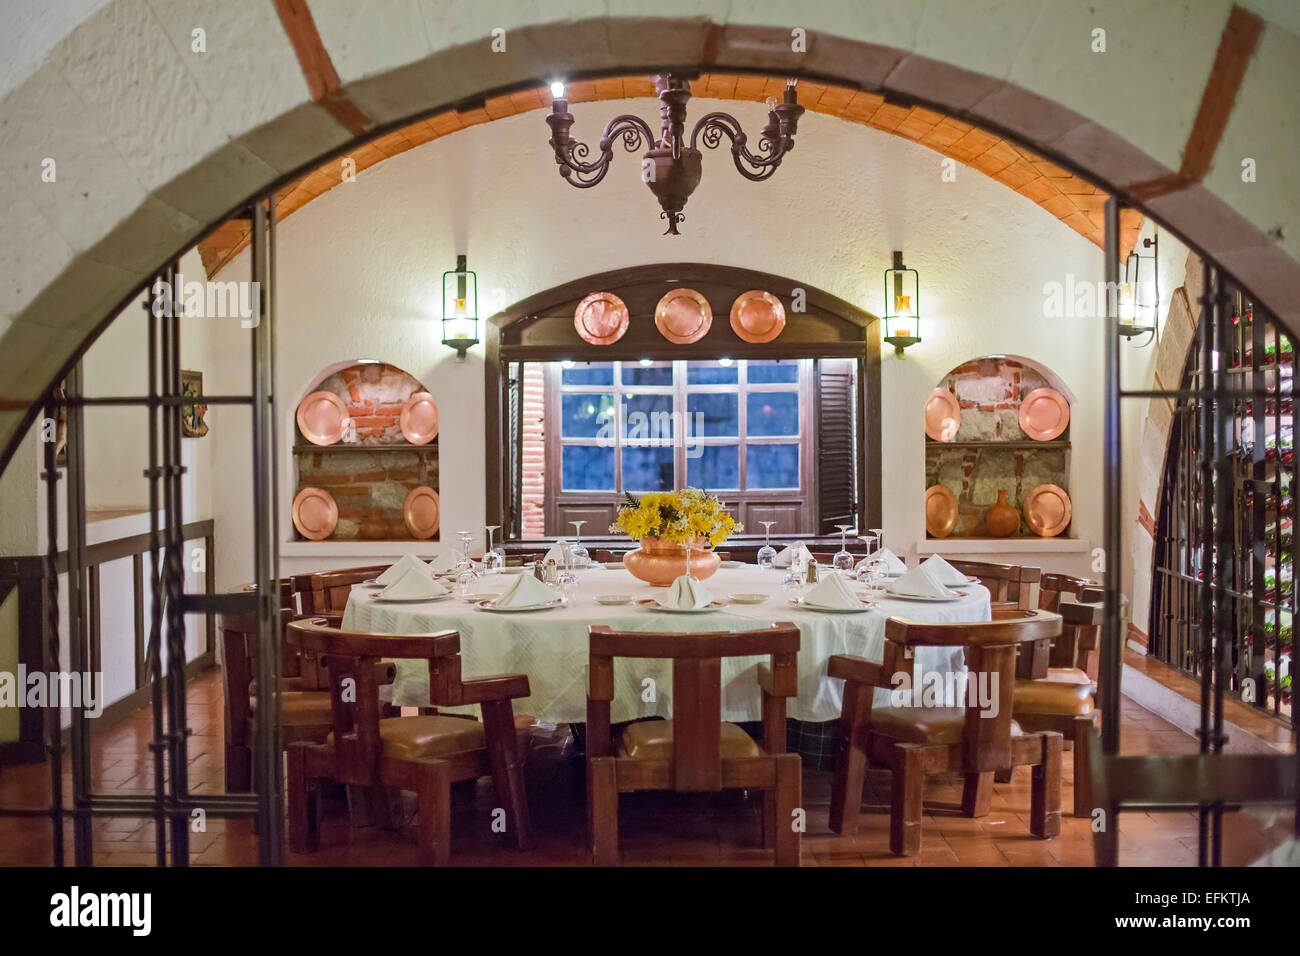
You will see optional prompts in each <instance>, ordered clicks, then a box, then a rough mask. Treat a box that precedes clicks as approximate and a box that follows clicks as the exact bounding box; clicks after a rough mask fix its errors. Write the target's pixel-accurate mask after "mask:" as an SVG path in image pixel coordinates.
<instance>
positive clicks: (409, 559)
mask: <svg viewBox="0 0 1300 956" xmlns="http://www.w3.org/2000/svg"><path fill="white" fill-rule="evenodd" d="M407 571H419V572H420V573H421V574H423V575H424V576H425V577H426V578H427V577H428V576H429V575H430V574H431V573H432V572H430V571H429V566H428V565H427V564H425V563H424V562H423V561H421V560H420V559H419V558H417V557H416V556H415V555H413V554H404V555H402V559H401V560H400V561H398V562H397V563H396V564H394V565H393V566H392V567H391V568H389V569H388V570H387V571H385V572H384V573H383V574H381V575H379V577H377V578H375V583H376V584H394V583H396V582H397V580H398V579H399V578H401V577H403V576H404V575H405V574H406V572H407Z"/></svg>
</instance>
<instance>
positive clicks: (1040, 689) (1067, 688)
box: [1012, 675, 1094, 716]
mask: <svg viewBox="0 0 1300 956" xmlns="http://www.w3.org/2000/svg"><path fill="white" fill-rule="evenodd" d="M1085 676H1087V675H1085ZM1012 709H1013V710H1014V711H1015V713H1017V714H1059V715H1062V716H1082V715H1086V714H1091V713H1092V712H1093V709H1094V704H1093V699H1092V683H1091V682H1089V683H1086V684H1080V683H1071V682H1066V681H1059V680H1051V679H1048V680H1018V681H1016V689H1015V697H1014V703H1013V704H1012Z"/></svg>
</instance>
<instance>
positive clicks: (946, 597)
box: [0, 5, 1296, 868]
mask: <svg viewBox="0 0 1300 956" xmlns="http://www.w3.org/2000/svg"><path fill="white" fill-rule="evenodd" d="M290 6H292V5H290ZM301 29H303V28H302V27H301V24H300V23H299V24H298V26H296V27H294V28H293V29H292V30H290V36H291V37H294V38H296V39H299V40H300V39H302V38H301V36H300V35H299V34H296V33H294V32H293V31H294V30H301ZM1270 29H1271V27H1270ZM759 60H761V57H760V58H759ZM664 62H665V63H671V62H674V61H672V60H665V61H664ZM663 69H664V70H665V71H667V70H668V69H669V67H668V66H665V67H663ZM336 79H337V78H336ZM484 88H485V89H487V88H488V86H487V84H486V81H485V82H484ZM491 92H492V94H493V95H489V96H485V97H484V98H482V99H481V100H461V101H458V102H457V103H455V104H454V105H451V106H445V105H444V106H443V107H440V108H437V109H434V108H433V107H432V106H430V105H426V106H427V108H425V109H422V110H420V111H414V110H413V111H411V115H409V116H405V117H404V118H403V121H402V122H396V121H394V122H390V123H386V124H382V125H377V126H375V127H373V128H370V129H368V130H367V132H366V134H365V135H358V136H356V137H354V138H352V139H351V140H349V141H348V142H346V143H344V142H342V141H341V142H340V143H339V144H331V145H330V147H329V148H325V147H324V146H322V147H321V148H320V149H319V150H318V154H317V156H316V161H314V162H313V163H311V164H308V165H299V166H295V167H294V169H293V173H292V175H285V176H282V177H279V178H278V179H277V181H276V182H277V185H276V187H275V188H274V189H271V190H269V191H264V192H262V193H260V194H258V195H257V196H253V197H250V201H248V202H247V203H243V204H241V205H240V206H238V207H237V208H236V209H235V210H234V211H233V212H230V213H229V214H224V215H221V216H216V215H215V214H214V217H213V222H212V223H211V227H210V228H208V229H207V230H206V231H204V233H203V234H202V236H201V237H199V238H198V239H197V241H194V242H190V243H188V244H187V245H185V248H184V249H183V251H181V252H180V253H179V254H177V255H175V256H172V257H171V258H169V260H168V261H167V263H166V264H165V265H164V266H163V267H161V268H160V269H158V270H157V271H156V272H152V273H151V275H150V277H149V282H148V283H147V285H144V286H140V287H139V288H137V289H135V290H134V291H133V293H132V294H131V295H130V296H129V297H127V299H126V300H124V301H123V302H119V303H118V304H117V307H116V308H115V309H114V311H113V314H112V315H111V316H110V317H109V320H108V321H106V322H105V323H104V324H103V326H102V328H101V329H100V330H99V331H98V334H97V337H96V338H95V339H94V340H93V342H90V343H89V345H88V347H86V348H85V350H84V353H83V354H81V355H80V356H79V358H78V360H77V361H76V363H75V364H74V366H72V367H71V369H70V370H69V371H68V372H67V373H66V374H64V375H61V376H60V377H59V378H58V380H57V382H56V384H55V386H54V387H53V388H51V389H50V390H49V391H48V392H46V393H43V394H42V396H41V398H40V400H39V402H37V403H35V404H33V406H32V407H33V408H35V409H36V412H35V413H33V414H34V415H35V417H33V418H32V419H31V421H30V423H29V430H28V431H27V432H26V433H25V437H23V438H22V439H21V440H20V441H17V442H16V443H15V446H14V450H13V451H12V453H11V458H10V460H9V463H8V465H7V467H6V470H5V471H4V474H3V478H2V479H0V505H2V506H3V514H4V526H3V529H4V534H3V535H0V545H3V549H2V553H3V554H4V555H5V560H6V561H7V562H9V565H11V566H9V565H6V568H5V572H4V575H3V576H0V584H2V585H3V586H4V588H5V590H3V591H2V592H0V601H4V600H7V596H8V595H9V594H10V593H11V592H12V594H13V595H14V597H13V600H12V611H11V612H10V613H11V616H12V620H9V619H8V618H6V619H5V620H3V621H2V622H0V653H3V654H4V655H6V656H3V657H0V678H3V677H4V675H5V674H6V673H8V672H9V671H12V672H13V673H14V674H18V673H19V672H22V673H24V674H26V675H32V674H35V673H37V672H46V671H48V672H49V673H50V674H51V677H52V680H53V678H54V676H55V673H56V672H60V673H61V672H62V671H64V670H71V671H72V672H73V673H74V674H84V675H85V686H86V687H87V688H93V689H94V691H95V692H96V693H97V695H98V696H97V697H95V698H93V699H88V700H86V701H83V702H82V704H83V706H81V707H78V706H77V704H75V703H74V704H73V705H72V706H73V710H72V712H71V714H68V713H62V714H61V712H60V711H59V709H58V707H59V702H58V701H57V700H56V701H53V702H45V701H42V702H40V703H39V704H38V703H36V702H35V698H33V703H31V704H28V705H26V707H23V706H21V705H19V704H17V703H15V704H14V706H13V707H7V706H0V834H2V835H3V836H4V839H3V840H0V864H6V865H23V866H37V865H48V864H51V863H53V864H62V863H64V862H76V863H78V864H89V863H93V864H95V865H107V866H113V865H135V864H141V865H153V864H157V865H160V866H161V865H166V864H168V863H170V864H172V865H176V864H179V863H182V862H183V863H186V864H193V865H199V866H204V865H211V866H216V867H222V866H244V865H249V866H252V865H258V864H261V865H280V864H287V865H291V866H295V867H333V866H377V865H385V866H387V865H410V866H430V865H433V866H447V865H451V866H521V865H522V866H563V867H576V866H591V865H595V866H598V867H612V866H624V867H641V866H704V867H717V866H728V867H730V866H771V865H776V866H785V867H800V866H816V867H839V866H855V867H856V866H905V867H917V866H919V867H968V866H1015V867H1026V866H1033V867H1044V868H1070V867H1084V866H1094V865H1126V866H1132V865H1145V866H1161V867H1164V866H1169V867H1173V866H1196V865H1198V864H1200V865H1206V864H1214V865H1231V866H1239V865H1245V864H1248V863H1253V862H1257V861H1260V860H1272V861H1274V862H1277V861H1279V860H1281V859H1284V858H1285V854H1287V853H1289V852H1290V851H1289V846H1290V843H1289V841H1290V840H1291V839H1292V838H1293V834H1294V805H1295V799H1296V797H1295V793H1294V784H1293V783H1292V784H1290V785H1288V784H1286V783H1285V782H1283V781H1282V776H1281V772H1280V771H1278V769H1277V767H1278V766H1280V763H1279V761H1282V760H1284V759H1285V760H1287V761H1289V763H1288V764H1287V766H1290V765H1293V764H1294V753H1295V750H1294V737H1293V733H1292V730H1291V721H1292V711H1291V705H1290V683H1289V682H1290V675H1289V661H1290V643H1289V641H1290V622H1291V613H1292V608H1293V605H1294V594H1293V592H1292V590H1291V588H1290V573H1291V571H1290V569H1291V561H1292V557H1293V555H1292V552H1291V548H1292V545H1291V538H1290V532H1289V526H1290V500H1291V499H1290V480H1291V478H1292V477H1293V475H1294V472H1295V469H1296V463H1295V462H1294V461H1293V459H1292V457H1291V427H1292V421H1293V405H1292V403H1291V394H1292V393H1291V372H1290V369H1291V360H1290V355H1291V341H1292V340H1291V338H1290V331H1289V326H1288V325H1287V324H1286V322H1285V321H1284V320H1283V319H1282V318H1281V317H1280V316H1281V314H1282V313H1281V312H1280V310H1278V309H1277V308H1276V307H1274V308H1270V307H1269V306H1268V305H1266V304H1265V302H1266V300H1265V299H1263V298H1260V297H1258V296H1255V295H1254V294H1253V293H1252V292H1251V291H1250V289H1248V288H1247V286H1246V285H1244V284H1242V283H1239V282H1237V281H1236V280H1235V279H1234V278H1233V276H1232V275H1230V274H1229V273H1227V272H1226V271H1225V270H1223V269H1222V268H1221V267H1220V266H1219V264H1218V263H1217V262H1216V261H1215V260H1214V259H1213V258H1212V257H1210V256H1208V255H1206V252H1205V247H1204V245H1203V244H1201V243H1200V242H1199V241H1193V238H1192V237H1190V236H1189V233H1188V232H1187V231H1186V230H1185V229H1180V228H1173V227H1171V226H1170V225H1169V223H1168V222H1166V221H1165V220H1164V219H1163V218H1161V217H1160V216H1159V209H1156V210H1154V211H1153V210H1152V209H1150V208H1147V207H1146V206H1144V205H1143V204H1142V202H1141V201H1140V197H1137V196H1134V195H1129V194H1127V193H1124V192H1123V191H1121V190H1119V189H1115V188H1113V185H1114V184H1113V182H1111V181H1108V180H1104V179H1102V178H1101V177H1099V176H1097V175H1094V174H1093V173H1094V171H1093V170H1091V169H1089V168H1088V167H1087V166H1086V165H1084V164H1081V163H1079V162H1076V161H1074V159H1073V157H1071V156H1070V155H1067V153H1066V152H1065V151H1062V150H1060V149H1058V148H1056V146H1054V145H1053V144H1052V143H1049V142H1048V141H1047V140H1046V139H1042V140H1037V141H1036V140H1035V139H1034V138H1032V137H1027V136H1025V135H1022V134H1020V133H1017V132H1016V130H1014V129H1010V128H1007V127H1006V126H1005V125H1003V124H1000V123H996V122H983V123H981V122H980V121H979V118H978V117H976V116H972V115H971V114H969V113H968V112H964V111H962V110H958V109H955V108H954V109H944V108H942V107H943V106H944V104H943V103H942V102H939V101H936V100H935V99H932V98H927V97H912V98H909V97H907V96H900V95H897V94H895V93H889V92H887V91H883V90H881V91H876V90H872V89H866V88H863V87H861V86H855V85H853V84H849V83H845V82H843V81H840V80H837V79H836V78H835V77H834V75H833V74H830V75H828V74H824V73H822V74H819V73H816V72H813V73H811V74H809V73H808V72H807V71H802V70H791V71H787V70H784V69H776V68H775V67H765V66H764V65H763V64H762V63H761V62H758V61H756V62H755V63H754V64H753V65H751V66H749V67H747V68H745V69H736V68H731V69H722V68H711V67H709V66H708V64H702V65H701V66H700V67H698V68H697V67H689V68H681V69H677V70H674V71H673V72H661V73H655V74H653V75H651V76H647V75H645V74H644V73H643V72H636V71H634V70H632V69H613V68H607V69H601V70H583V69H579V68H577V67H570V66H568V65H567V64H564V63H559V62H557V63H555V64H554V65H553V66H552V67H551V68H550V69H549V71H548V72H546V73H545V75H544V76H538V77H535V78H534V80H533V81H532V82H529V83H517V84H509V89H508V90H505V89H497V88H491ZM326 100H328V97H326V98H325V100H322V102H324V101H326ZM354 105H355V104H354ZM334 108H335V109H343V112H344V113H345V114H346V109H344V108H340V107H337V103H336V106H335V107H334ZM417 113H418V115H416V114H417ZM340 122H344V121H342V120H341V121H340ZM345 125H346V123H345ZM304 135H305V134H304ZM796 146H797V148H796ZM575 186H576V187H579V188H576V189H575V188H574V187H575ZM191 188H192V189H193V190H194V191H195V193H196V194H197V193H198V192H199V191H201V188H202V184H201V183H197V184H192V185H191ZM151 268H152V267H151ZM87 281H90V279H89V278H88V279H87ZM1225 356H1226V357H1227V358H1226V359H1225ZM250 359H251V361H250ZM1225 383H1227V384H1225ZM1230 389H1232V390H1231V391H1230ZM1248 390H1250V391H1249V392H1248ZM145 392H147V393H148V394H147V395H146V397H145V399H140V398H139V396H140V395H141V394H142V393H145ZM1121 397H1123V398H1125V399H1126V401H1123V402H1121V401H1119V399H1120V398H1121ZM37 413H38V414H37ZM47 424H48V425H49V428H48V429H47V428H46V425H47ZM46 432H48V433H49V436H50V437H47V436H46ZM1256 436H1266V438H1265V440H1263V441H1257V440H1256ZM1203 449H1204V450H1208V451H1210V452H1212V454H1210V455H1203V456H1198V451H1199V450H1203ZM1121 462H1122V463H1123V465H1124V467H1123V469H1121V468H1120V463H1121ZM1220 468H1222V470H1219V469H1220ZM1233 469H1235V470H1233ZM60 479H62V481H63V484H62V486H60V487H57V488H56V487H55V483H56V482H57V481H59V480H60ZM1210 495H1221V497H1220V498H1218V499H1216V501H1215V503H1214V507H1213V509H1211V508H1210V507H1209V505H1208V504H1207V503H1206V501H1207V496H1210ZM1228 560H1233V561H1236V562H1237V563H1236V564H1233V565H1232V570H1231V571H1229V570H1227V567H1228V566H1227V565H1226V564H1223V563H1222V562H1224V561H1228ZM1266 571H1267V577H1266ZM1205 621H1213V622H1216V623H1215V626H1216V627H1219V628H1221V630H1220V631H1218V632H1217V633H1218V635H1219V636H1218V638H1217V640H1211V638H1210V636H1209V631H1210V630H1211V629H1209V628H1206V627H1204V626H1203V622H1205ZM60 660H61V661H62V664H61V665H60ZM10 664H12V666H9V665H10ZM38 676H39V675H38ZM11 683H12V682H11ZM20 686H25V681H24V680H19V681H18V682H17V683H12V686H10V685H8V684H6V683H5V682H4V681H3V679H0V705H4V704H5V703H6V701H7V698H6V694H9V696H10V697H11V698H13V700H15V701H17V700H18V697H17V696H16V694H17V688H18V687H20ZM1225 694H1226V698H1227V699H1226V702H1225ZM29 696H30V695H29ZM63 705H64V706H65V708H66V707H67V705H68V701H66V700H65V701H64V702H63ZM96 708H97V709H98V712H96ZM87 714H89V715H90V716H89V717H88V716H87ZM271 715H274V716H271ZM91 718H93V719H91ZM61 735H65V736H66V737H67V745H66V747H65V746H63V744H62V743H60V742H59V738H60V736H61ZM1225 748H1226V751H1227V754H1228V755H1229V756H1230V757H1232V758H1233V759H1238V758H1239V759H1240V760H1242V761H1244V762H1243V763H1242V764H1241V765H1240V769H1237V770H1231V771H1221V772H1219V771H1216V772H1215V773H1209V772H1207V771H1206V770H1205V768H1206V767H1209V766H1211V764H1210V763H1208V761H1209V759H1210V757H1212V756H1220V757H1222V753H1223V751H1224V750H1225ZM1198 759H1199V760H1202V761H1207V762H1205V763H1194V762H1193V761H1195V760H1198ZM1223 759H1226V758H1223ZM1161 761H1165V762H1164V763H1161ZM1180 761H1181V762H1180ZM1217 766H1220V767H1222V766H1226V765H1224V764H1220V765H1217ZM1220 774H1221V775H1220ZM1170 781H1172V782H1170ZM1216 788H1217V789H1216ZM65 791H66V793H67V794H69V795H70V799H71V804H70V806H69V807H68V808H66V809H65V808H64V806H63V801H64V793H65ZM47 803H48V804H49V808H48V809H46V808H45V804H47ZM1279 805H1280V806H1281V809H1280V810H1279V809H1278V807H1279ZM37 807H40V808H41V809H40V810H39V811H38V810H36V809H33V808H37ZM8 810H12V811H13V812H12V813H7V812H6V811H8ZM20 810H21V812H19V811H20ZM196 811H202V815H203V817H204V819H205V820H206V822H205V824H204V826H203V827H202V828H201V829H196V828H195V827H194V826H193V819H194V816H193V815H194V813H195V812H196ZM34 816H40V817H42V818H43V819H42V823H45V822H46V820H48V821H49V823H50V824H52V826H45V827H43V828H40V829H38V828H36V827H34V826H32V825H31V819H32V817H34ZM1120 820H1122V821H1123V822H1122V825H1121V823H1120V822H1119V821H1120ZM1112 821H1114V822H1113V825H1112ZM50 830H52V831H53V832H54V834H55V835H54V839H52V840H51V839H50V832H49V831H50Z"/></svg>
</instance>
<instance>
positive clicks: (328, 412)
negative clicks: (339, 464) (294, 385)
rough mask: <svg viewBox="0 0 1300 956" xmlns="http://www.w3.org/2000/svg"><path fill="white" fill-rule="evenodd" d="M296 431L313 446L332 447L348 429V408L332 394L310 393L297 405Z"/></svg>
mask: <svg viewBox="0 0 1300 956" xmlns="http://www.w3.org/2000/svg"><path fill="white" fill-rule="evenodd" d="M297 418H298V430H299V431H301V432H302V436H303V437H304V438H306V439H307V440H308V441H309V442H311V443H312V444H313V445H333V444H334V443H335V442H336V441H338V440H339V439H340V438H342V437H343V433H344V432H345V431H347V428H348V407H347V406H346V405H344V404H343V399H341V398H339V397H338V396H337V395H335V394H334V393H333V392H312V393H311V394H310V395H308V396H307V397H306V398H304V399H303V400H302V401H301V402H299V403H298V415H297Z"/></svg>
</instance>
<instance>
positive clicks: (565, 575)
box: [555, 568, 578, 602]
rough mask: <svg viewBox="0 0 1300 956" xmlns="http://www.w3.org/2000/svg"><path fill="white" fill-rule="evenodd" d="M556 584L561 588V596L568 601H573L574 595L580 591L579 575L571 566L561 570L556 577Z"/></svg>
mask: <svg viewBox="0 0 1300 956" xmlns="http://www.w3.org/2000/svg"><path fill="white" fill-rule="evenodd" d="M555 584H556V587H558V588H559V589H560V596H561V597H563V598H564V600H565V601H566V602H567V601H572V600H573V597H574V595H575V594H577V593H578V575H577V574H575V573H574V572H573V570H572V569H571V568H570V569H566V570H564V571H561V572H560V574H559V576H558V577H557V578H556V579H555Z"/></svg>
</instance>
